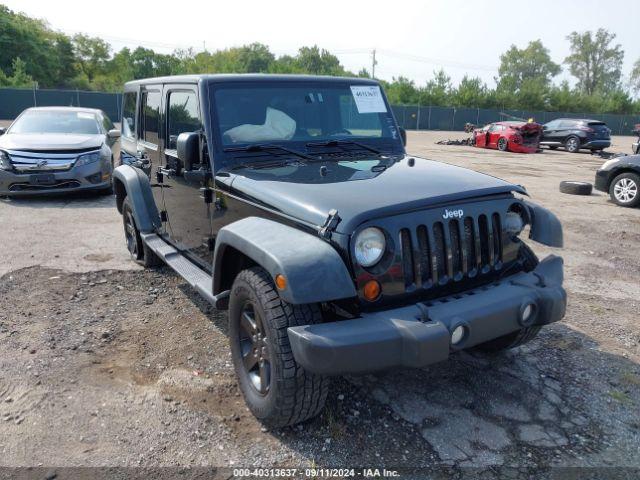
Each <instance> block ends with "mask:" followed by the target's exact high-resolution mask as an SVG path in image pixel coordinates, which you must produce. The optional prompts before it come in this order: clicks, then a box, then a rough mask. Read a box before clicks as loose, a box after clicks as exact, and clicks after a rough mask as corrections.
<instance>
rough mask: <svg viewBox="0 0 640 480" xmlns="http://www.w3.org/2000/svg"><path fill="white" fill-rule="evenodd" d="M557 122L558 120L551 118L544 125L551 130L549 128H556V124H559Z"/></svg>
mask: <svg viewBox="0 0 640 480" xmlns="http://www.w3.org/2000/svg"><path fill="white" fill-rule="evenodd" d="M559 123H560V122H559V121H558V120H552V121H550V122H549V123H547V125H546V127H547V128H548V129H550V130H551V129H553V128H558V124H559Z"/></svg>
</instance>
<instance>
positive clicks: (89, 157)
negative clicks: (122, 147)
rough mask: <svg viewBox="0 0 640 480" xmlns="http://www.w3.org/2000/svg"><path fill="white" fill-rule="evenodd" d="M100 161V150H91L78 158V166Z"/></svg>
mask: <svg viewBox="0 0 640 480" xmlns="http://www.w3.org/2000/svg"><path fill="white" fill-rule="evenodd" d="M99 161H100V152H91V153H85V154H84V155H80V156H79V157H78V160H76V167H81V166H82V165H88V164H90V163H96V162H99Z"/></svg>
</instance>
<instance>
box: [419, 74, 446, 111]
mask: <svg viewBox="0 0 640 480" xmlns="http://www.w3.org/2000/svg"><path fill="white" fill-rule="evenodd" d="M451 91H452V86H451V77H450V76H449V75H447V73H446V72H445V71H444V70H442V69H440V70H438V71H435V72H433V78H432V79H431V80H429V81H428V82H427V85H426V86H425V87H424V88H422V89H420V105H436V106H446V105H449V103H450V99H451V98H450V97H451Z"/></svg>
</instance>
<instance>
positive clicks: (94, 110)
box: [25, 106, 102, 114]
mask: <svg viewBox="0 0 640 480" xmlns="http://www.w3.org/2000/svg"><path fill="white" fill-rule="evenodd" d="M26 111H30V112H32V111H50V112H79V113H93V114H97V113H102V110H100V109H99V108H87V107H62V106H60V107H55V106H54V107H29V108H27V109H25V112H26Z"/></svg>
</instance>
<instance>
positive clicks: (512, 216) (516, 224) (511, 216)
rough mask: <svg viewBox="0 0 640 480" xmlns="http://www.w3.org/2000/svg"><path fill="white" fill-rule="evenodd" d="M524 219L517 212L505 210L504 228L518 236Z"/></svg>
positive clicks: (522, 228) (522, 227)
mask: <svg viewBox="0 0 640 480" xmlns="http://www.w3.org/2000/svg"><path fill="white" fill-rule="evenodd" d="M524 226H525V221H524V219H523V218H522V215H521V214H520V213H519V212H513V211H512V212H507V214H506V215H505V220H504V229H505V230H506V231H507V232H509V233H510V234H511V235H514V236H518V235H520V232H522V230H524Z"/></svg>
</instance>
